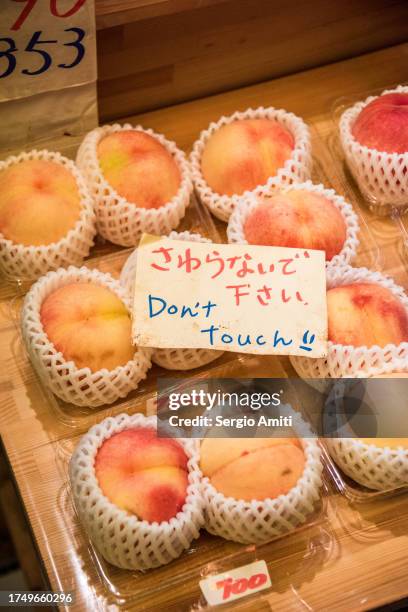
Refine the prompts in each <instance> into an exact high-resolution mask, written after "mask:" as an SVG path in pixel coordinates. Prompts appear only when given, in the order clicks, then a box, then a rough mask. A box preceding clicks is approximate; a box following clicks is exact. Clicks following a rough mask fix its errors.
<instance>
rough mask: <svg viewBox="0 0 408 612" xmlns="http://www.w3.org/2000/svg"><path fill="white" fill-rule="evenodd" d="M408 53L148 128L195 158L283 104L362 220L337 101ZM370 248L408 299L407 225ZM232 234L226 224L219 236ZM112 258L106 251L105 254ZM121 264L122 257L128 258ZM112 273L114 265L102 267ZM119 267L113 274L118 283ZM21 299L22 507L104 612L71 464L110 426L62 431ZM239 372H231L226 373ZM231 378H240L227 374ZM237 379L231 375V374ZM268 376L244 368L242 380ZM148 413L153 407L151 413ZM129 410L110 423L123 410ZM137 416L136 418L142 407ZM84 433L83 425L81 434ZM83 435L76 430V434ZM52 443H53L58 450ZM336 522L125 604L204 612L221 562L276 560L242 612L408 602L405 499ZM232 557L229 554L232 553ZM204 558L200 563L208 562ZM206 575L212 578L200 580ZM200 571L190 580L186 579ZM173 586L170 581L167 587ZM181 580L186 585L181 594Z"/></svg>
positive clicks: (14, 334) (153, 122) (5, 356)
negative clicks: (210, 128)
mask: <svg viewBox="0 0 408 612" xmlns="http://www.w3.org/2000/svg"><path fill="white" fill-rule="evenodd" d="M407 54H408V44H404V45H399V46H396V47H393V48H389V49H385V50H383V51H381V52H376V53H373V54H370V55H367V56H363V57H359V58H356V59H353V60H349V61H345V62H341V63H338V64H334V65H331V66H327V67H324V68H319V69H315V70H311V71H309V72H303V73H301V74H299V75H293V76H290V77H286V78H282V79H278V80H275V81H271V82H268V83H264V84H261V85H257V86H255V87H249V88H245V89H242V90H239V91H234V92H230V93H227V94H223V95H219V96H213V97H211V98H208V99H203V100H200V101H196V102H190V103H188V104H184V105H181V106H177V107H173V108H168V109H164V110H162V111H157V112H153V113H149V114H145V115H143V116H139V117H133V118H132V121H133V122H135V123H136V122H141V123H142V124H143V125H144V126H145V127H152V128H154V129H157V130H158V131H162V132H165V133H166V135H167V136H169V137H170V138H173V139H175V140H176V141H177V142H178V144H179V145H180V146H181V147H182V148H184V149H186V150H188V149H189V148H190V147H191V144H192V142H193V141H194V139H195V138H196V136H197V135H198V133H199V131H200V130H201V129H202V128H204V127H206V125H207V124H208V123H209V122H210V121H211V120H214V119H217V118H218V117H219V116H220V115H221V114H224V113H229V112H232V111H234V110H236V109H245V108H247V107H248V106H258V105H268V104H274V105H276V106H282V107H285V108H286V109H288V110H291V111H294V112H296V113H298V114H300V115H302V116H303V117H304V118H305V119H306V120H307V121H308V122H309V124H311V125H312V131H313V144H314V154H315V162H316V164H315V165H316V169H315V177H316V178H319V177H320V178H322V177H324V180H325V182H326V184H327V185H330V184H331V185H333V186H334V187H335V188H336V189H337V190H338V191H339V192H340V193H343V194H345V195H346V196H347V197H348V198H349V199H350V200H351V201H352V203H353V204H354V205H355V206H356V207H357V208H358V207H359V206H360V205H361V202H360V201H359V198H358V195H357V193H356V192H355V191H354V190H353V188H349V187H347V186H346V184H345V183H344V176H345V175H344V168H343V166H342V164H341V163H339V162H338V161H335V160H333V158H332V157H331V156H332V154H333V153H334V154H336V153H337V144H336V140H335V138H334V135H333V133H334V130H333V127H334V124H333V122H332V119H331V116H330V108H331V107H332V104H333V100H334V99H336V98H338V97H339V96H341V95H345V96H352V97H354V96H356V95H358V94H359V93H360V92H362V91H363V90H371V89H373V88H377V87H381V86H384V85H388V84H390V83H392V82H395V83H397V82H402V81H404V79H406V76H407V73H406V65H407ZM360 214H361V220H363V218H365V219H366V220H367V222H368V224H369V229H366V228H365V227H364V224H363V229H362V246H361V249H360V251H359V258H358V261H357V264H359V263H362V264H366V265H369V266H370V267H372V268H375V269H380V270H385V271H389V272H391V273H392V274H393V275H394V276H395V278H397V280H398V281H399V282H400V283H402V284H403V285H404V286H405V287H408V280H407V279H408V277H407V273H406V269H405V257H406V252H405V250H404V243H403V239H402V234H401V232H400V228H399V225H398V223H397V222H393V221H389V220H379V219H377V218H375V217H374V216H373V215H372V214H370V213H368V212H364V211H363V210H362V209H361V210H360ZM219 227H220V229H221V230H223V227H222V224H219ZM105 250H106V247H105ZM119 257H120V256H119ZM100 263H102V265H103V260H102V262H100ZM106 265H107V264H105V266H106ZM118 265H119V260H118V259H116V258H115V263H114V265H113V267H114V269H115V270H116V271H117V267H118ZM12 293H13V292H12V289H11V288H10V287H6V286H4V287H2V290H1V298H2V302H1V304H0V347H1V352H0V359H1V367H0V431H1V434H2V438H3V442H4V445H5V448H6V451H7V454H8V459H9V461H10V463H11V466H12V469H13V472H14V476H15V479H16V482H17V484H18V487H19V491H20V495H21V497H22V499H23V501H24V504H25V509H26V512H27V515H28V517H29V520H30V522H31V527H32V530H33V533H34V535H35V538H36V542H37V546H38V548H39V551H40V554H41V557H42V559H43V561H44V564H45V567H46V570H47V573H48V577H49V580H50V582H51V585H52V587H53V588H54V589H55V590H57V589H61V588H64V589H67V590H70V589H72V590H74V591H75V592H76V594H77V602H76V605H75V606H74V608H71V609H75V610H84V609H92V610H98V609H104V608H105V607H106V604H105V603H104V601H105V600H104V597H105V596H106V593H107V591H106V590H105V588H104V586H103V585H102V583H101V581H100V579H99V578H98V572H97V570H96V566H95V564H94V563H93V562H92V559H91V557H90V553H89V550H88V544H87V541H86V539H85V538H84V535H83V533H82V531H81V529H80V527H79V525H78V522H77V519H76V517H75V515H74V513H73V509H72V505H71V499H70V495H69V490H68V488H67V476H66V469H67V462H68V460H69V456H70V453H71V451H72V448H73V446H74V444H75V441H76V438H77V436H78V434H79V433H80V432H81V430H82V429H83V428H86V427H87V426H88V424H89V422H90V421H89V419H91V420H92V419H94V420H98V419H99V418H102V415H104V416H105V415H106V411H105V412H103V411H99V412H98V413H96V414H94V415H93V416H89V415H88V416H87V418H86V419H85V420H82V419H81V418H79V417H78V419H79V420H78V419H77V420H75V419H74V422H73V423H71V424H69V423H67V421H66V420H65V421H61V420H60V419H59V417H58V416H57V413H56V412H55V410H54V409H50V407H49V405H48V404H47V398H46V395H45V394H44V392H43V391H42V389H41V387H40V385H39V383H38V381H37V379H36V376H35V375H34V373H33V371H32V368H31V366H30V364H29V363H28V361H27V358H26V356H25V354H24V351H23V350H22V348H21V341H20V337H19V334H18V331H17V328H16V324H15V321H14V318H15V314H16V312H17V313H18V307H19V304H18V299H17V300H16V299H14V300H11V301H10V299H11V297H12ZM262 363H263V367H264V370H266V371H267V372H268V375H269V376H274V375H275V376H279V375H282V372H285V373H286V374H289V373H291V370H290V366H289V365H288V362H287V360H280V359H277V358H270V360H265V361H264V360H263V361H262ZM222 367H223V368H228V367H230V366H229V364H226V365H225V366H222ZM227 371H228V370H227ZM229 371H231V370H229ZM245 371H247V374H248V375H251V374H253V371H256V372H257V373H258V375H262V373H263V372H262V370H261V369H260V368H259V367H258V366H257V364H256V362H255V365H253V369H252V371H249V370H248V369H247V367H246V363H245V362H238V364H237V367H236V369H235V372H234V373H235V374H236V375H240V374H241V375H243V373H244V372H245ZM142 408H143V406H142ZM121 409H122V407H121V406H117V407H115V408H113V409H112V410H109V411H108V412H112V413H114V412H117V411H119V410H121ZM130 409H133V410H134V409H135V406H132V407H130ZM81 423H82V425H81ZM73 425H75V427H73ZM51 441H52V442H51ZM327 514H328V517H327V518H325V516H324V515H323V516H322V517H321V519H319V520H318V521H317V522H316V524H315V525H314V526H313V527H311V528H310V529H309V530H307V531H303V532H301V533H299V534H293V535H292V536H289V537H287V538H283V539H281V540H279V541H277V542H274V543H272V544H271V545H270V546H268V547H267V548H264V549H263V550H262V551H259V553H254V552H251V551H246V552H245V553H240V552H239V550H241V548H240V547H238V546H237V545H233V544H227V543H225V542H221V541H219V540H217V539H216V538H212V537H210V536H207V537H206V536H202V538H200V541H199V543H198V545H197V546H198V552H197V551H195V552H194V553H192V554H191V555H189V556H184V557H183V558H182V559H181V560H179V562H175V563H174V564H171V565H169V566H167V567H166V568H164V570H163V571H162V570H155V573H154V574H152V573H149V572H148V573H147V574H146V575H145V576H137V575H136V574H132V573H128V572H123V571H115V570H112V569H110V570H106V568H105V571H107V577H109V578H110V579H111V580H112V582H113V585H114V586H115V588H117V589H118V591H119V594H126V593H129V592H134V591H135V589H136V590H139V592H140V594H141V593H142V592H143V591H144V592H145V599H143V600H142V598H141V595H140V597H139V598H138V599H136V600H133V602H132V603H131V604H129V605H126V606H125V609H132V610H133V609H134V610H140V609H142V608H143V609H150V610H161V609H163V610H166V612H167V611H170V610H174V611H177V612H179V611H183V610H187V609H189V607H190V606H192V605H194V604H196V603H197V601H198V598H199V592H198V587H197V583H198V579H199V577H200V572H202V571H208V570H209V569H211V568H212V567H214V564H213V561H214V556H216V554H217V553H216V551H217V550H222V553H223V555H224V551H225V554H234V555H238V558H241V556H240V555H242V558H243V559H244V558H245V559H246V558H250V557H251V555H252V557H253V556H254V555H256V554H258V555H259V556H260V557H261V558H263V557H266V558H267V561H268V566H269V569H270V572H271V577H272V582H273V585H274V587H273V589H272V591H271V592H270V593H267V594H262V595H261V596H260V598H259V599H258V600H256V602H254V601H245V600H243V603H242V606H240V607H239V609H242V610H270V609H271V608H272V609H279V610H300V609H313V610H353V611H354V610H366V609H369V608H372V607H374V606H378V605H382V604H385V603H386V602H389V601H392V600H396V599H399V598H402V597H405V596H408V576H407V574H408V569H407V568H408V499H407V497H406V496H399V497H396V498H395V499H384V500H382V501H377V502H375V503H371V504H367V505H364V506H355V507H352V506H350V505H349V504H348V502H347V500H346V499H345V498H344V497H342V496H340V495H334V494H332V495H330V497H329V501H328V503H327ZM220 547H221V548H220ZM198 553H199V554H198ZM200 563H203V565H204V567H203V568H202V569H200ZM180 567H183V568H186V567H189V568H190V571H189V574H188V575H187V576H184V575H183V573H182V572H181V571H178V570H177V568H180ZM163 577H166V579H164V578H163ZM170 577H172V578H173V580H174V582H173V584H171V583H170V582H169V579H170Z"/></svg>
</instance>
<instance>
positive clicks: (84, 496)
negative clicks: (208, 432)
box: [69, 414, 204, 571]
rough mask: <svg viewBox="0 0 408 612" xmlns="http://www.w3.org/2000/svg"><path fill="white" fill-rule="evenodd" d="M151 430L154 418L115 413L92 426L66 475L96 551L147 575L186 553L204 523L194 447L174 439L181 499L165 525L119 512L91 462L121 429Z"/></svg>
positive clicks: (191, 443)
mask: <svg viewBox="0 0 408 612" xmlns="http://www.w3.org/2000/svg"><path fill="white" fill-rule="evenodd" d="M134 427H150V428H152V427H153V428H155V427H156V417H155V416H151V417H145V416H144V415H141V414H136V415H133V416H128V415H127V414H121V415H119V416H117V417H109V418H107V419H105V420H104V421H102V422H101V423H99V424H98V425H95V426H94V427H92V428H91V429H90V430H89V431H88V433H87V434H85V436H83V438H82V439H81V440H80V442H79V444H78V446H77V447H76V449H75V451H74V454H73V455H72V458H71V462H70V466H69V474H70V481H71V487H72V494H73V497H74V501H75V506H76V509H77V512H78V514H79V516H80V519H81V521H82V523H83V525H84V527H85V529H86V531H87V533H88V535H89V537H90V539H91V541H92V542H93V544H94V546H95V547H96V549H97V550H98V551H99V553H100V554H101V555H102V556H103V557H104V559H106V561H108V562H109V563H112V564H113V565H116V566H117V567H120V568H123V569H129V570H142V571H143V570H147V569H151V568H154V567H159V566H161V565H165V564H166V563H169V562H170V561H172V560H173V559H176V558H177V557H179V556H180V555H181V554H182V553H183V551H185V550H187V549H188V548H189V547H190V545H191V543H192V541H193V540H194V539H196V538H198V536H199V532H200V528H201V527H202V526H203V523H204V516H203V498H202V493H201V471H200V469H199V467H198V445H197V441H194V440H180V441H179V443H180V444H181V445H182V446H183V448H184V450H185V452H186V454H187V456H188V486H187V495H186V500H185V503H184V506H183V508H182V510H181V511H180V512H179V513H178V514H177V515H176V516H175V517H173V518H171V519H170V520H169V521H166V522H162V523H160V524H159V523H149V522H147V521H145V520H140V519H138V518H137V517H136V516H135V515H133V514H130V513H128V512H126V511H124V510H121V509H120V508H118V507H117V506H115V505H114V504H113V503H111V502H110V501H109V500H108V499H107V498H106V497H105V496H104V495H103V493H102V491H101V489H100V487H99V484H98V481H97V478H96V475H95V468H94V462H95V457H96V454H97V452H98V449H99V448H100V446H101V445H102V443H103V442H104V440H106V439H107V438H109V437H111V436H112V435H113V434H115V433H118V432H120V431H123V430H125V429H129V428H134Z"/></svg>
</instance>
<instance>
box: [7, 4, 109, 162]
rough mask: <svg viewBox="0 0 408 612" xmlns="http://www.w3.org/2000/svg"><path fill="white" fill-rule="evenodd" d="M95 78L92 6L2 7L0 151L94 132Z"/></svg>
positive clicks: (93, 7)
mask: <svg viewBox="0 0 408 612" xmlns="http://www.w3.org/2000/svg"><path fill="white" fill-rule="evenodd" d="M96 78H97V68H96V35H95V3H94V0H2V1H1V7H0V121H1V124H2V126H3V128H4V129H3V130H2V133H1V135H0V150H1V151H4V152H8V150H9V149H17V150H19V149H21V148H23V147H25V146H27V145H28V146H29V147H30V148H33V147H34V146H43V143H42V142H38V141H41V140H44V141H45V140H46V139H48V141H49V140H51V139H52V138H53V137H54V136H58V137H61V136H62V135H64V134H65V135H69V136H70V135H72V134H76V133H79V132H80V131H82V132H84V131H87V130H88V129H91V128H93V127H94V125H96V123H97V112H96V111H97V108H96ZM47 144H48V143H47V142H46V141H45V142H44V145H45V146H47ZM13 145H14V147H13Z"/></svg>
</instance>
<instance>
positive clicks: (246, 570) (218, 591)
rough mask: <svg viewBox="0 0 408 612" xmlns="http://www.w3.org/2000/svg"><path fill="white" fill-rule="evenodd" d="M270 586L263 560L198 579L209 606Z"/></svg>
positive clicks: (251, 593) (245, 595)
mask: <svg viewBox="0 0 408 612" xmlns="http://www.w3.org/2000/svg"><path fill="white" fill-rule="evenodd" d="M271 586H272V582H271V579H270V577H269V572H268V568H267V565H266V563H265V561H255V562H254V563H249V564H248V565H243V566H241V567H237V568H235V569H233V570H231V571H229V572H223V573H222V574H216V575H214V576H209V577H208V578H205V579H204V580H201V581H200V589H201V591H202V593H203V595H204V597H205V599H206V601H207V603H208V604H209V605H210V606H218V605H220V604H225V603H228V602H230V601H234V600H235V599H240V598H241V597H247V596H249V595H253V594H254V593H257V592H258V591H263V590H264V589H269V588H270V587H271Z"/></svg>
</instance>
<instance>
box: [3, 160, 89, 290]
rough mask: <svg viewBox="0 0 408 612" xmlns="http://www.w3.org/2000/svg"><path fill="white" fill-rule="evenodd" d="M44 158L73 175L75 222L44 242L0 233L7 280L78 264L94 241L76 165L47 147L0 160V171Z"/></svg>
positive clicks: (33, 277) (86, 193)
mask: <svg viewBox="0 0 408 612" xmlns="http://www.w3.org/2000/svg"><path fill="white" fill-rule="evenodd" d="M34 159H36V160H37V159H38V160H45V161H51V162H54V163H56V164H60V165H61V166H63V167H64V168H66V169H67V170H69V172H71V174H72V175H73V176H74V178H75V180H76V184H77V187H78V192H79V197H80V206H81V208H80V215H79V218H78V221H77V222H76V224H75V226H74V227H73V228H72V229H71V230H69V231H68V233H67V234H66V235H65V236H64V237H63V238H61V240H58V242H53V243H51V244H47V245H40V246H25V245H23V244H18V243H16V242H13V241H11V240H8V239H7V238H5V237H4V236H3V235H2V234H1V233H0V269H1V271H2V273H3V274H4V275H5V276H6V277H7V278H8V279H10V280H17V281H18V280H21V281H34V280H36V279H37V278H39V277H40V276H42V275H43V274H46V273H47V272H48V271H49V270H56V269H58V268H61V267H67V266H69V265H81V263H82V262H83V260H84V259H85V257H87V256H88V255H89V251H90V249H91V247H92V246H93V244H94V237H95V235H96V219H95V213H94V210H93V203H92V200H91V197H90V194H89V191H88V188H87V185H86V182H85V180H84V178H83V176H82V174H81V172H80V171H79V170H78V168H77V167H76V165H75V164H74V162H73V161H71V160H70V159H68V158H66V157H64V156H62V155H61V154H60V153H54V152H51V151H47V150H42V151H37V150H33V151H28V152H23V153H20V154H19V155H12V156H10V157H8V158H7V159H6V160H4V161H0V172H1V171H2V170H6V169H7V168H9V167H10V166H13V165H15V164H18V163H20V162H22V161H29V160H34Z"/></svg>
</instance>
